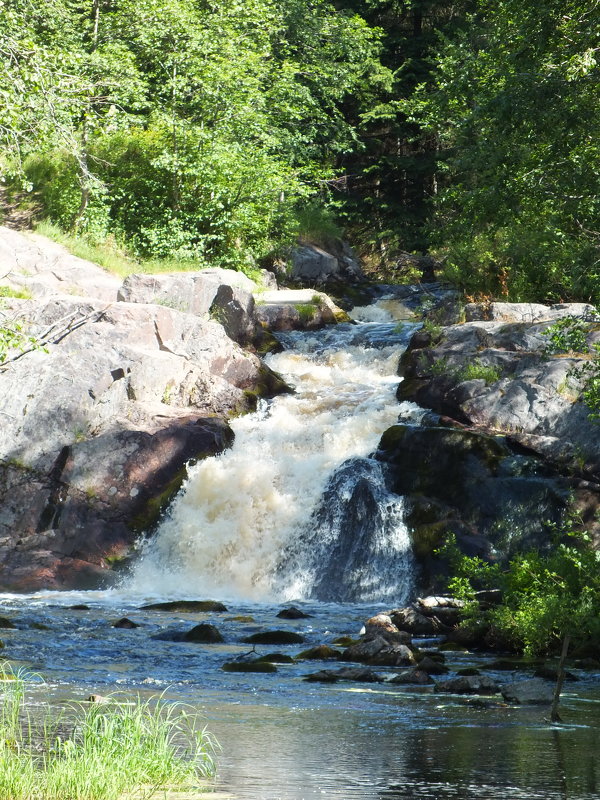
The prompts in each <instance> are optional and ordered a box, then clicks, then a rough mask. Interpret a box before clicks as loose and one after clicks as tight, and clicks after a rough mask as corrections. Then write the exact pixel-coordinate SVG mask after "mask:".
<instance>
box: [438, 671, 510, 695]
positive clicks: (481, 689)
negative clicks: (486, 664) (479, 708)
mask: <svg viewBox="0 0 600 800" xmlns="http://www.w3.org/2000/svg"><path fill="white" fill-rule="evenodd" d="M435 690H436V692H450V693H452V694H497V693H498V692H499V691H500V687H499V686H498V684H497V683H496V682H495V681H493V680H492V679H491V678H489V677H488V676H487V675H462V676H460V677H458V678H450V679H448V680H447V681H440V682H439V683H436V684H435Z"/></svg>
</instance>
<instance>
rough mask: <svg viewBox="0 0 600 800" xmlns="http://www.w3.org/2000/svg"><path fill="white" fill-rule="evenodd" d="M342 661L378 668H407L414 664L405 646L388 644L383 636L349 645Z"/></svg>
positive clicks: (409, 650) (411, 655)
mask: <svg viewBox="0 0 600 800" xmlns="http://www.w3.org/2000/svg"><path fill="white" fill-rule="evenodd" d="M342 659H343V660H344V661H360V662H362V663H364V664H376V665H378V666H390V667H395V666H409V665H412V664H414V663H415V657H414V654H413V652H412V650H411V649H410V648H409V647H407V646H406V645H405V644H399V643H394V642H389V641H388V640H387V639H386V638H384V637H383V636H375V637H373V638H365V639H364V640H363V641H361V642H359V643H358V644H354V645H351V646H350V647H348V648H347V649H346V650H344V653H343V655H342Z"/></svg>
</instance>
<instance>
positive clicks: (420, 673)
mask: <svg viewBox="0 0 600 800" xmlns="http://www.w3.org/2000/svg"><path fill="white" fill-rule="evenodd" d="M388 683H400V684H412V685H417V686H426V685H428V684H431V683H433V678H431V677H430V676H429V674H428V673H427V672H426V671H425V670H422V669H420V668H419V667H415V668H414V669H406V670H404V671H403V672H399V673H398V674H397V675H394V676H393V677H392V678H390V679H389V681H388Z"/></svg>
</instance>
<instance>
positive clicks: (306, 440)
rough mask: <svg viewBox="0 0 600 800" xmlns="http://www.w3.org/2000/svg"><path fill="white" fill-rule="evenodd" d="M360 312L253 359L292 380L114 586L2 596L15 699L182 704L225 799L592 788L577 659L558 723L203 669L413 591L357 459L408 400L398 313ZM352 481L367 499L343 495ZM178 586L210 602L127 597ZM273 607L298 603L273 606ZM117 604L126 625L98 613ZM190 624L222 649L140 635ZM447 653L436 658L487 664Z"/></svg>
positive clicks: (367, 472) (396, 502) (593, 733)
mask: <svg viewBox="0 0 600 800" xmlns="http://www.w3.org/2000/svg"><path fill="white" fill-rule="evenodd" d="M390 315H391V317H392V318H390ZM358 316H359V317H361V318H362V319H363V320H366V321H365V322H363V323H362V324H359V325H356V326H351V325H341V326H336V327H335V328H331V329H327V330H325V331H321V332H317V333H311V334H305V333H304V334H296V333H291V334H286V335H283V336H282V341H283V344H284V347H285V350H284V351H283V352H282V353H280V354H277V355H275V356H272V357H271V360H270V365H271V366H272V367H273V368H274V369H276V370H277V371H279V372H281V373H282V374H283V375H284V376H285V377H286V379H287V380H288V381H289V382H290V384H292V385H293V386H294V387H295V389H296V391H295V393H294V394H292V395H285V396H282V397H278V398H276V399H275V400H274V401H272V402H270V403H267V404H264V405H263V406H262V407H261V408H260V409H259V410H258V412H257V413H256V414H252V415H248V416H245V417H242V418H239V419H237V420H234V422H233V427H234V429H235V433H236V441H235V445H234V447H233V448H232V449H231V450H230V451H228V452H227V453H225V454H223V455H222V456H220V457H218V458H215V459H208V460H206V461H204V462H201V463H200V464H197V465H196V466H193V467H190V470H189V478H188V481H187V483H186V485H185V486H184V488H183V490H182V492H181V493H180V495H179V496H178V498H177V499H176V500H175V502H174V504H173V506H172V508H171V511H170V513H169V514H168V515H167V517H166V518H165V520H164V521H163V523H162V524H161V526H160V528H159V530H158V531H157V533H156V534H155V535H154V536H153V537H152V538H151V539H150V540H149V541H148V542H147V543H146V544H145V545H143V546H142V547H141V550H140V557H139V559H138V562H137V565H136V567H135V569H134V571H133V572H132V574H130V575H128V576H126V577H125V578H124V579H123V583H122V585H121V586H120V587H119V588H116V589H110V590H107V591H104V592H68V593H66V592H64V593H58V592H45V593H38V594H36V595H32V596H27V597H26V596H17V595H3V596H1V598H0V599H1V601H2V608H3V611H2V613H3V614H5V615H6V616H8V617H10V618H11V620H12V621H13V622H14V624H15V625H16V628H14V629H7V630H4V631H2V632H1V633H2V637H1V638H2V640H3V641H4V643H5V650H4V655H5V656H6V658H8V659H9V660H10V661H11V663H13V664H14V665H16V666H20V665H22V666H24V667H26V668H27V669H28V670H32V671H34V672H38V673H40V674H41V675H43V677H44V679H45V681H46V684H45V685H44V686H40V687H39V688H37V689H36V688H35V687H34V689H33V694H32V701H33V702H37V699H38V698H40V697H47V696H48V694H50V695H51V696H52V697H53V698H54V699H55V700H56V701H57V702H61V701H63V700H68V699H72V698H79V699H81V698H85V697H86V696H87V695H89V694H91V693H99V694H107V693H110V692H115V691H124V692H126V693H142V694H144V695H145V696H147V695H149V694H158V693H161V692H164V693H165V697H167V698H168V699H173V700H180V701H184V702H186V703H190V704H191V705H193V706H194V708H196V709H198V710H199V711H200V713H201V715H202V718H203V720H204V721H205V723H206V726H207V728H208V729H209V730H210V731H211V732H212V733H213V734H214V735H215V736H216V737H217V739H218V740H219V741H220V743H221V745H222V752H221V753H220V755H219V757H218V764H219V777H218V780H217V787H218V788H219V789H221V790H222V791H225V792H227V793H228V795H230V796H231V797H232V798H239V800H313V799H314V798H348V800H353V799H354V798H356V800H359V799H360V800H384V799H388V800H391V798H394V799H395V800H405V799H406V800H408V798H411V799H412V798H440V800H445V798H461V799H462V798H465V799H466V798H481V799H482V800H492V799H493V800H496V799H498V800H500V799H501V798H507V799H508V800H511V799H514V800H516V799H517V798H528V799H532V798H548V800H554V798H569V800H591V798H598V797H600V767H599V766H598V760H597V756H598V754H600V734H599V732H598V726H599V724H600V690H599V688H598V687H599V680H600V674H598V673H594V672H589V671H583V670H579V671H576V676H577V677H578V678H580V680H579V681H578V682H573V683H567V684H566V689H565V693H564V694H563V701H562V715H563V719H564V723H563V724H562V725H559V726H556V725H555V726H551V725H549V724H548V723H546V722H545V721H544V714H545V711H544V709H539V708H536V707H523V708H507V707H502V706H498V704H496V703H493V704H492V706H491V707H489V706H488V705H487V704H485V703H484V704H481V703H477V702H473V701H472V700H470V699H466V698H461V697H458V696H448V695H441V694H436V693H434V692H433V691H432V690H431V689H428V688H427V689H424V690H423V689H417V690H414V689H413V690H407V689H406V688H404V687H401V686H398V685H393V684H388V683H379V684H357V683H337V684H331V685H325V684H315V683H307V682H305V681H304V680H303V677H304V676H306V675H307V674H308V673H311V672H315V671H317V670H319V669H323V668H326V667H331V666H332V665H331V662H329V663H326V662H312V661H298V662H295V663H292V664H281V665H278V672H277V673H276V674H264V675H263V674H239V673H226V672H223V671H222V670H221V666H222V664H223V663H224V662H225V661H228V660H231V659H232V658H235V657H237V656H240V655H241V654H243V653H245V652H247V651H248V650H249V649H250V647H249V645H247V644H244V643H243V642H242V641H241V640H242V639H243V638H245V637H246V636H248V635H249V634H251V633H254V632H256V631H259V630H265V629H272V628H283V629H286V630H291V631H295V632H297V633H300V634H301V635H302V636H303V637H304V639H305V644H302V645H295V646H277V647H273V646H270V647H266V646H263V647H260V646H259V647H258V648H257V650H258V651H259V652H261V653H263V652H273V651H274V650H276V651H278V652H281V653H284V654H288V655H296V654H297V653H298V652H299V651H301V650H303V649H305V648H307V647H311V646H313V645H317V644H323V643H327V644H331V643H332V642H333V641H334V640H335V639H336V638H337V637H338V636H341V635H357V634H358V633H359V631H360V628H361V626H362V624H363V621H364V620H365V619H366V618H367V617H369V616H371V615H372V614H373V613H376V612H377V611H379V610H382V609H384V608H390V607H392V606H397V605H400V604H402V603H404V602H406V601H407V600H408V599H409V598H410V597H411V593H412V592H413V587H414V565H413V561H412V556H411V552H410V538H409V535H408V532H407V531H406V528H405V526H404V524H403V521H402V498H400V497H397V496H395V495H391V494H389V493H388V492H387V490H386V489H385V486H384V483H383V479H382V476H381V474H380V472H379V467H378V465H377V462H375V461H373V460H372V459H370V458H369V455H370V454H371V453H372V452H373V451H374V450H375V449H376V446H377V442H378V440H379V438H380V436H381V433H382V432H383V431H384V430H385V429H386V428H387V427H388V426H389V425H391V424H393V423H394V422H395V421H396V420H397V419H398V416H399V415H402V418H403V421H405V422H408V423H414V424H418V420H419V417H420V413H421V412H420V411H419V410H418V409H417V408H416V407H415V406H412V405H409V404H402V405H399V404H398V403H397V401H396V400H395V389H396V386H397V382H398V378H397V376H396V368H397V363H398V358H399V355H400V353H401V351H402V348H403V347H404V346H405V344H406V342H407V341H408V338H409V336H410V332H411V329H412V327H413V326H412V324H410V323H409V324H404V325H398V324H397V321H396V320H394V319H393V316H396V317H397V316H399V315H398V314H394V305H393V302H391V301H390V302H387V303H383V304H379V306H378V307H377V308H370V309H365V310H362V311H361V312H360V313H359V315H358ZM357 487H358V488H357ZM365 487H367V488H368V492H367V494H368V496H369V497H371V498H375V499H376V502H377V509H375V510H373V507H372V506H368V505H367V506H365V505H364V503H363V504H362V505H361V502H355V500H356V498H357V497H358V498H359V500H360V498H361V497H363V495H364V492H365ZM348 508H352V513H351V514H349V513H348ZM361 509H362V510H361ZM365 509H367V511H368V513H365ZM367 564H368V565H369V568H367V567H366V565H367ZM178 598H185V599H207V598H211V599H219V600H222V601H224V602H225V603H226V605H227V608H228V610H227V611H226V612H221V613H211V614H201V613H195V614H189V613H172V612H165V611H150V610H146V609H142V608H141V606H142V605H144V604H146V603H149V602H154V601H157V600H165V599H178ZM290 602H294V603H295V604H296V605H299V606H301V607H302V609H303V610H304V611H305V612H306V613H308V614H310V616H309V617H307V618H306V619H301V620H294V621H288V620H282V619H278V618H277V616H276V615H277V613H278V611H279V610H280V609H281V607H282V606H284V605H289V603H290ZM82 604H83V605H85V606H86V607H85V608H78V609H77V608H72V607H71V606H74V605H82ZM123 616H127V617H129V618H130V619H132V620H134V621H135V622H136V623H137V624H138V625H139V626H140V627H138V628H135V629H121V628H115V627H113V623H114V622H115V621H116V620H117V619H119V618H120V617H123ZM204 621H210V622H212V623H214V624H216V625H217V626H218V628H219V630H220V631H221V632H222V634H223V636H224V638H225V642H224V643H222V644H213V645H202V644H194V643H185V642H174V641H166V640H165V639H163V638H155V637H156V636H159V637H160V636H164V635H165V633H167V634H168V633H170V632H183V631H186V630H189V629H190V628H191V627H193V625H195V624H197V623H199V622H204ZM426 645H427V642H421V646H426ZM447 658H448V665H449V666H450V668H451V669H452V670H455V669H459V668H461V667H465V666H479V667H481V666H485V665H486V662H489V661H490V658H486V657H484V656H478V655H474V654H471V653H448V654H447ZM377 671H378V672H379V673H381V674H382V675H384V676H385V675H386V673H391V672H393V670H390V669H386V668H378V670H377ZM489 674H490V675H491V676H492V677H495V678H497V679H498V680H499V681H500V682H502V681H507V680H510V679H511V678H512V677H513V676H512V675H511V674H510V673H505V672H502V673H499V672H494V671H493V670H492V671H491V672H490V673H489Z"/></svg>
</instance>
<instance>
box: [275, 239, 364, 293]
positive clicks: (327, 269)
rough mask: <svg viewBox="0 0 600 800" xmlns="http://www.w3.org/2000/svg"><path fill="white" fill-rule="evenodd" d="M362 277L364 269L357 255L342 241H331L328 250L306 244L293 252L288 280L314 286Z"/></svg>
mask: <svg viewBox="0 0 600 800" xmlns="http://www.w3.org/2000/svg"><path fill="white" fill-rule="evenodd" d="M361 277H362V269H361V266H360V263H359V261H358V259H357V257H356V255H355V253H354V252H353V250H352V248H351V247H349V245H348V244H347V243H346V242H343V241H341V240H335V241H331V242H330V243H329V245H328V249H327V250H325V249H323V248H321V247H318V246H317V245H315V244H311V243H306V242H305V243H302V244H300V245H299V246H298V247H296V248H295V249H294V250H293V252H292V258H291V264H290V272H289V275H288V278H289V279H291V280H292V281H295V282H297V283H300V284H302V283H309V284H310V285H313V284H317V283H327V282H328V281H332V280H340V279H345V280H348V279H350V280H357V279H359V278H361Z"/></svg>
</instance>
